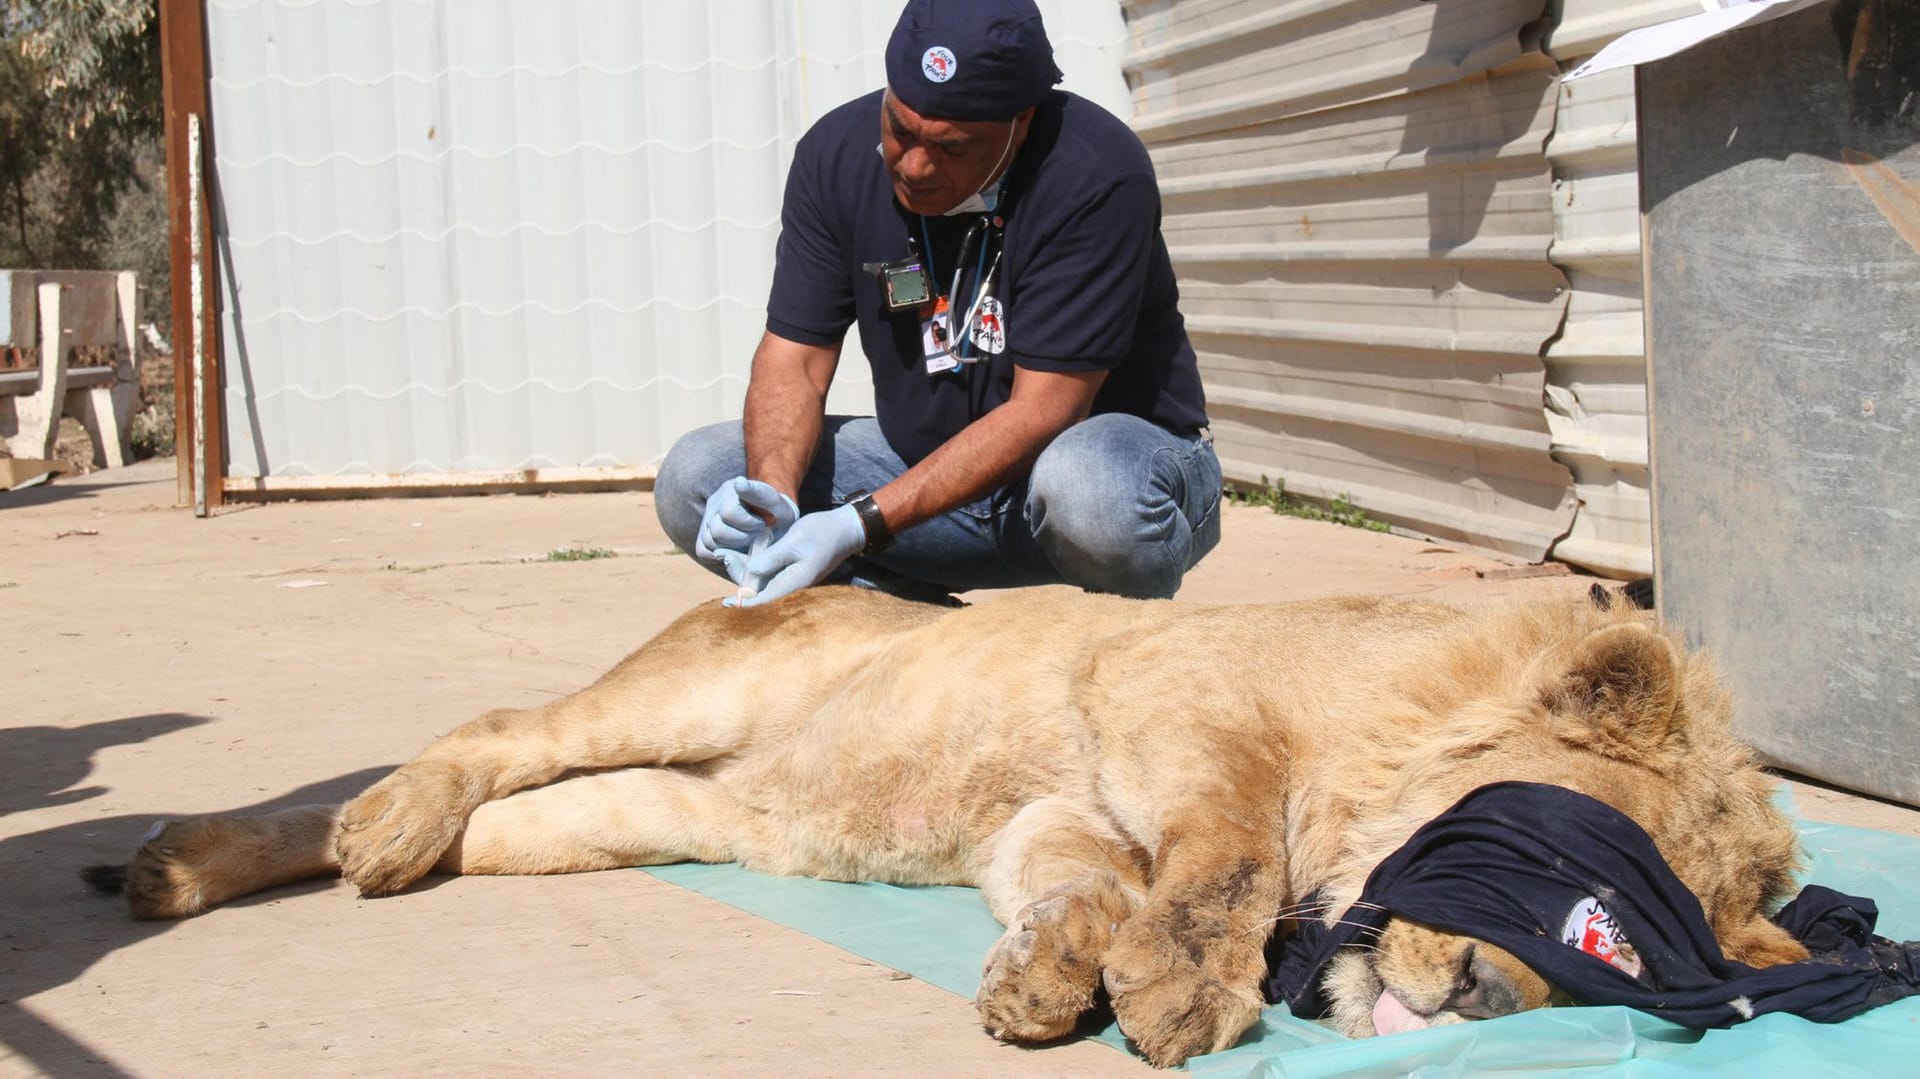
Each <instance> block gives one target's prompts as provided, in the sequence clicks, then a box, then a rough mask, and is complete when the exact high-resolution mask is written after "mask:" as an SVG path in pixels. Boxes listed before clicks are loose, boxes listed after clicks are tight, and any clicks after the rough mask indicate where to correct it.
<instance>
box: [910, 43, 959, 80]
mask: <svg viewBox="0 0 1920 1079" xmlns="http://www.w3.org/2000/svg"><path fill="white" fill-rule="evenodd" d="M959 64H960V61H958V60H955V59H954V58H953V50H952V49H949V48H947V47H946V46H945V45H935V46H933V47H932V48H930V49H928V50H927V51H926V52H923V53H921V54H920V71H921V73H922V74H924V75H926V77H927V81H928V82H946V81H947V80H948V79H951V78H953V69H954V68H955V67H958V66H959Z"/></svg>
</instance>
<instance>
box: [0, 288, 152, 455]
mask: <svg viewBox="0 0 1920 1079" xmlns="http://www.w3.org/2000/svg"><path fill="white" fill-rule="evenodd" d="M134 287H135V282H134V275H133V274H132V273H129V272H121V273H114V272H111V271H78V270H76V271H64V270H61V271H43V270H0V439H4V440H5V442H6V444H7V450H8V452H10V453H11V454H13V456H15V457H52V456H53V446H54V442H55V440H56V439H57V438H58V437H59V434H60V417H62V416H72V417H73V418H74V419H77V420H79V421H80V423H81V425H82V426H84V427H85V428H86V429H87V436H88V437H89V438H91V439H92V440H93V456H94V461H95V462H96V463H98V464H99V465H101V466H102V467H106V468H117V467H119V466H121V465H124V464H128V463H130V462H131V461H132V460H133V455H132V453H131V450H130V447H129V442H128V436H129V434H130V432H131V431H132V427H133V414H134V410H135V409H136V408H137V407H138V405H139V399H140V378H139V369H138V364H139V355H140V352H139V341H138V339H137V338H136V337H135V329H134V314H135V300H134ZM28 349H38V353H39V359H38V362H37V364H31V365H30V363H29V356H30V354H29V353H28V352H27V350H28ZM79 349H88V350H90V351H91V352H95V353H98V354H101V355H104V356H105V357H106V358H107V362H106V363H105V364H104V365H96V366H77V364H79V363H80V362H81V361H79V360H78V359H77V358H76V356H75V353H76V350H79Z"/></svg>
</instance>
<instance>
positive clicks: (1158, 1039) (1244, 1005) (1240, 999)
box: [1103, 944, 1264, 1068]
mask: <svg viewBox="0 0 1920 1079" xmlns="http://www.w3.org/2000/svg"><path fill="white" fill-rule="evenodd" d="M1103 977H1104V980H1105V982H1106V987H1107V994H1108V995H1109V996H1110V997H1112V999H1113V1014H1114V1017H1115V1018H1116V1019H1118V1020H1119V1021H1120V1030H1121V1032H1122V1033H1124V1034H1126V1036H1127V1037H1128V1038H1129V1039H1131V1040H1132V1041H1133V1044H1134V1046H1135V1047H1136V1048H1138V1049H1139V1050H1140V1054H1141V1055H1142V1056H1144V1057H1146V1058H1147V1060H1148V1062H1150V1063H1152V1064H1153V1065H1155V1066H1156V1067H1161V1068H1170V1067H1173V1066H1174V1065H1176V1064H1180V1063H1183V1062H1185V1061H1186V1060H1187V1058H1189V1057H1195V1056H1199V1055H1200V1054H1202V1053H1217V1052H1219V1051H1220V1050H1222V1049H1227V1048H1230V1047H1231V1046H1232V1045H1233V1043H1234V1042H1236V1041H1239V1040H1240V1035H1241V1034H1243V1033H1245V1032H1246V1029H1247V1028H1248V1027H1250V1026H1252V1025H1253V1024H1254V1021H1255V1020H1257V1019H1259V1018H1260V1008H1261V1006H1262V1004H1263V1003H1264V1002H1263V1001H1262V1000H1261V998H1260V994H1259V992H1257V991H1256V990H1255V988H1254V987H1253V986H1252V985H1246V986H1239V987H1235V986H1229V985H1225V984H1222V983H1221V982H1220V981H1219V980H1218V979H1217V978H1215V977H1213V976H1211V975H1209V974H1208V973H1207V972H1206V970H1205V969H1204V968H1203V967H1202V966H1198V965H1195V964H1194V963H1192V962H1189V961H1188V960H1186V959H1185V958H1182V957H1177V956H1175V955H1173V954H1172V953H1171V950H1170V949H1169V950H1154V949H1143V948H1130V947H1127V946H1126V945H1124V944H1121V945H1116V946H1115V947H1114V948H1113V950H1112V951H1110V952H1109V953H1108V954H1107V959H1106V970H1105V972H1104V974H1103Z"/></svg>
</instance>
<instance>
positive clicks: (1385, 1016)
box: [1373, 990, 1429, 1034]
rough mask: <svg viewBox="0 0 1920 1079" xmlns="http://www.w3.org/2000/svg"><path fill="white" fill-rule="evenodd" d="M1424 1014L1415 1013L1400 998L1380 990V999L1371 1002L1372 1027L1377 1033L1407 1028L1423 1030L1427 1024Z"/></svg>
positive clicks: (1395, 1031)
mask: <svg viewBox="0 0 1920 1079" xmlns="http://www.w3.org/2000/svg"><path fill="white" fill-rule="evenodd" d="M1428 1022H1429V1021H1428V1019H1427V1017H1426V1016H1424V1015H1416V1014H1414V1012H1413V1011H1412V1010H1411V1009H1409V1008H1408V1007H1407V1006H1406V1005H1405V1004H1402V1003H1400V998H1399V997H1396V996H1394V995H1393V994H1392V993H1390V992H1387V991H1385V990H1382V991H1381V993H1380V999H1379V1000H1376V1001H1374V1002H1373V1029H1374V1032H1375V1033H1377V1034H1399V1033H1401V1032H1403V1031H1408V1030H1424V1029H1426V1027H1427V1025H1428Z"/></svg>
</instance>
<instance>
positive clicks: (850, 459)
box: [653, 413, 1220, 597]
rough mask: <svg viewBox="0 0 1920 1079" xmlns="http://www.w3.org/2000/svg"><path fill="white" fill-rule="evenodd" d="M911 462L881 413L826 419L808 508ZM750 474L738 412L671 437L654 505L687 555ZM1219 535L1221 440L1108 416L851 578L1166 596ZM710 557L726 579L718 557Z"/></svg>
mask: <svg viewBox="0 0 1920 1079" xmlns="http://www.w3.org/2000/svg"><path fill="white" fill-rule="evenodd" d="M906 470H907V464H906V462H905V461H902V460H901V459H900V457H899V455H898V454H896V453H894V452H893V449H892V447H890V446H889V445H887V440H886V438H885V437H884V436H883V435H881V433H880V424H879V422H878V421H876V420H874V419H873V418H872V417H869V416H858V417H856V416H828V417H827V418H826V426H825V427H824V428H823V429H822V431H821V437H820V445H819V448H818V449H817V450H816V451H815V453H814V457H813V464H812V466H811V468H810V469H809V470H808V472H807V475H806V477H805V478H804V479H803V480H802V481H801V484H800V497H799V500H798V501H799V504H800V511H801V512H802V513H812V512H814V511H816V510H823V509H828V508H830V507H832V506H834V505H837V504H838V503H839V502H840V501H841V500H843V499H844V498H845V497H846V495H847V494H848V492H851V491H856V490H861V489H863V488H864V489H866V490H870V491H871V490H876V489H878V488H879V487H881V486H882V485H884V484H886V483H887V482H888V481H889V480H892V479H893V478H894V477H896V476H898V475H900V474H901V473H902V472H905V471H906ZM745 471H746V448H745V444H744V440H743V438H742V435H741V429H740V424H739V422H737V421H733V422H728V423H717V424H714V425H712V426H709V427H702V428H700V429H698V430H695V431H690V432H688V433H687V434H686V435H685V436H683V437H682V438H681V439H680V440H679V441H678V442H676V443H674V446H673V449H672V450H670V451H669V452H668V453H667V459H666V460H665V461H663V462H661V465H660V473H659V476H658V477H657V478H656V479H655V480H654V485H653V492H654V510H655V512H657V513H658V514H659V515H660V526H661V527H662V528H664V529H666V532H667V535H668V536H669V537H671V538H672V540H673V542H674V543H675V544H677V545H679V547H680V549H681V550H683V551H689V552H691V551H692V550H693V545H694V538H695V536H697V535H698V534H699V531H700V517H701V513H702V512H703V510H704V509H705V507H706V502H707V496H708V495H709V494H711V493H712V492H713V491H714V490H715V489H717V488H718V487H719V486H720V485H721V484H723V483H725V482H727V481H728V480H730V479H732V478H734V477H735V476H739V475H742V474H744V473H745ZM1218 542H1220V460H1219V458H1217V457H1215V456H1214V452H1213V439H1212V438H1211V437H1210V436H1208V435H1205V434H1201V435H1196V436H1183V435H1176V434H1173V433H1171V432H1169V431H1166V430H1164V429H1162V428H1160V427H1159V426H1156V425H1155V424H1152V423H1149V422H1147V421H1146V420H1143V419H1140V418H1138V417H1136V416H1126V415H1119V414H1114V413H1107V414H1102V415H1099V416H1093V417H1090V418H1089V419H1086V420H1084V421H1082V422H1080V423H1078V424H1075V425H1074V426H1073V427H1071V428H1069V429H1067V431H1066V432H1064V433H1063V434H1061V435H1060V437H1059V438H1056V439H1054V441H1053V443H1052V444H1051V445H1049V446H1048V447H1047V448H1046V450H1045V451H1044V452H1042V453H1041V454H1040V458H1039V460H1037V461H1035V462H1034V466H1033V471H1032V472H1031V473H1030V474H1029V475H1028V477H1027V478H1025V479H1022V480H1020V481H1017V482H1015V483H1012V484H1009V485H1008V486H1006V487H1003V488H1001V489H1000V490H998V491H995V492H994V493H993V494H991V495H989V496H988V497H986V498H983V499H981V500H980V501H978V502H975V503H972V504H971V505H966V506H961V507H960V508H958V509H955V510H952V511H951V512H948V513H946V514H943V515H942V516H939V517H936V518H934V519H932V520H929V521H923V522H921V523H920V524H917V525H915V526H913V527H912V528H909V529H906V530H904V531H902V532H901V533H900V534H899V535H898V536H896V537H895V539H894V542H893V546H891V547H888V548H887V549H886V550H884V551H881V552H879V553H877V554H873V555H866V556H862V557H860V558H856V559H854V560H853V562H852V563H850V564H849V567H848V568H847V569H846V570H845V571H843V573H850V574H851V578H852V580H853V581H854V583H858V584H868V585H871V586H873V587H877V588H881V589H883V590H885V591H890V592H898V593H900V594H902V595H924V594H925V593H926V592H927V591H929V586H930V590H935V591H937V592H958V591H964V590H967V589H972V588H1011V587H1017V586H1021V585H1033V584H1059V583H1065V584H1072V585H1078V586H1080V587H1081V588H1084V589H1087V590H1088V591H1091V592H1113V593H1118V594H1120V595H1124V596H1140V597H1165V596H1171V595H1173V593H1174V591H1175V590H1176V589H1178V588H1179V587H1180V579H1181V577H1182V576H1184V575H1185V574H1186V572H1187V570H1189V569H1191V568H1192V567H1193V565H1194V563H1196V562H1198V561H1200V559H1201V557H1202V556H1203V555H1205V554H1206V553H1207V552H1208V551H1211V550H1212V549H1213V547H1214V544H1216V543H1218ZM701 564H702V565H705V566H707V567H708V568H709V569H711V570H713V571H714V572H715V573H720V574H722V575H723V576H724V571H722V570H721V569H720V567H719V566H718V565H715V564H712V563H705V562H703V563H701ZM837 579H843V580H844V579H847V578H846V577H845V576H843V577H841V578H837ZM916 586H917V587H916Z"/></svg>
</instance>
